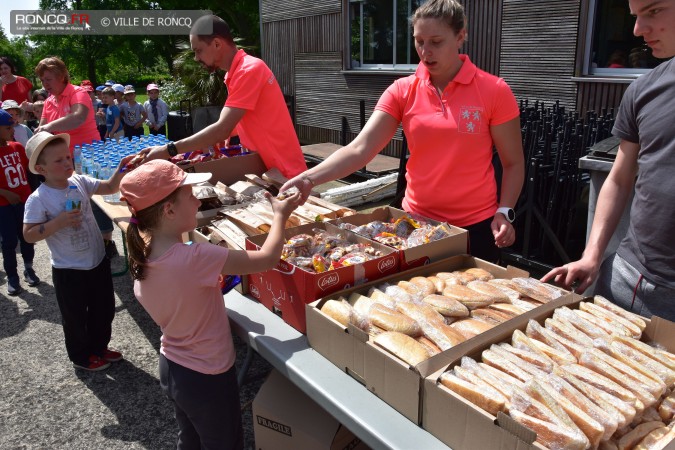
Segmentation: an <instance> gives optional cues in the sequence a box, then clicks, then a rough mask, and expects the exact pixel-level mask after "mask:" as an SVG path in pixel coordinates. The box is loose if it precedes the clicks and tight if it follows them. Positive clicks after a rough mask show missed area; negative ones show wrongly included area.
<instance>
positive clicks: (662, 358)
mask: <svg viewBox="0 0 675 450" xmlns="http://www.w3.org/2000/svg"><path fill="white" fill-rule="evenodd" d="M612 340H613V341H618V342H621V343H623V344H625V345H627V346H628V347H631V348H633V349H635V350H637V351H639V352H641V353H642V354H644V355H645V356H647V357H649V358H651V359H653V360H655V361H656V362H658V363H660V364H661V365H664V366H666V367H667V368H669V369H670V370H675V356H674V355H673V354H672V353H668V352H667V351H665V350H659V349H656V348H654V347H652V346H650V345H648V344H645V343H644V342H641V341H638V340H637V339H630V338H626V337H624V336H612ZM645 375H647V376H649V377H650V378H651V377H652V376H653V375H650V374H645ZM654 375H656V374H655V373H654ZM657 376H658V375H657ZM659 378H660V377H659Z"/></svg>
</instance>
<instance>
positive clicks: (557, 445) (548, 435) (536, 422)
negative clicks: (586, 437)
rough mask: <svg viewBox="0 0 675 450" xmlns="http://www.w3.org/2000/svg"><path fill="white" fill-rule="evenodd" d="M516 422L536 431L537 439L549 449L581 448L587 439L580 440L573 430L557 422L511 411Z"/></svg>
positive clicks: (580, 449)
mask: <svg viewBox="0 0 675 450" xmlns="http://www.w3.org/2000/svg"><path fill="white" fill-rule="evenodd" d="M510 415H511V417H512V418H513V419H514V420H515V421H516V422H518V423H520V424H522V425H523V426H525V427H527V428H529V429H530V430H532V431H534V432H535V433H537V441H538V442H539V443H541V444H542V445H544V446H546V447H547V448H549V449H550V450H583V449H585V448H586V443H587V441H580V440H579V436H578V435H577V433H575V432H574V431H573V430H570V429H569V428H567V427H564V426H562V425H559V424H555V423H551V422H547V421H545V420H541V419H537V418H536V417H532V416H530V415H528V414H525V413H522V412H520V411H511V412H510Z"/></svg>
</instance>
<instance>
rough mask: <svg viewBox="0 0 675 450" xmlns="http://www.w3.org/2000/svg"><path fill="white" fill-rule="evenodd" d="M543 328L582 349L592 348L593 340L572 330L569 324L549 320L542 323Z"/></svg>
mask: <svg viewBox="0 0 675 450" xmlns="http://www.w3.org/2000/svg"><path fill="white" fill-rule="evenodd" d="M544 326H545V327H546V328H548V329H549V330H551V331H553V332H554V333H556V334H558V335H559V336H562V337H564V338H565V339H568V340H570V341H572V342H574V343H576V344H578V345H581V346H582V347H583V348H590V347H593V339H592V338H590V337H589V336H587V335H586V334H584V333H582V332H581V331H580V330H579V329H577V328H574V327H573V326H572V325H571V324H570V323H569V322H565V321H562V320H559V319H557V318H549V319H546V320H545V321H544Z"/></svg>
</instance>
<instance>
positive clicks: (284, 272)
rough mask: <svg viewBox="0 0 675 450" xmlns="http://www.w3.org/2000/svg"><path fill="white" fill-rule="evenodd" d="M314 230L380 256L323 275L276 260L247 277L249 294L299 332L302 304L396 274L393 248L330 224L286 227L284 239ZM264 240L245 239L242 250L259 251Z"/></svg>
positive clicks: (259, 236)
mask: <svg viewBox="0 0 675 450" xmlns="http://www.w3.org/2000/svg"><path fill="white" fill-rule="evenodd" d="M316 228H319V229H322V230H326V231H328V232H330V233H334V234H337V233H340V232H342V234H343V235H345V236H346V238H347V240H348V241H350V242H354V243H357V242H358V243H365V244H370V245H372V246H373V248H375V249H376V250H380V251H381V252H382V254H383V255H384V256H381V257H379V258H375V259H372V260H370V261H366V262H365V263H363V264H356V265H353V266H347V267H341V268H339V269H335V270H329V271H327V272H323V273H313V272H308V271H305V270H303V269H301V268H300V267H297V266H294V265H293V264H290V263H287V262H286V261H284V260H280V261H279V263H278V264H277V266H276V267H275V268H274V269H271V270H268V271H265V272H260V273H255V274H251V275H249V277H248V282H249V294H250V295H251V296H252V297H254V298H256V299H257V300H259V301H260V303H262V304H263V305H265V306H266V307H267V308H269V309H270V310H272V311H273V312H274V313H276V314H278V315H279V316H281V318H282V319H284V321H285V322H286V323H288V324H289V325H291V326H292V327H293V328H295V329H296V330H298V331H300V332H301V333H305V330H306V325H305V304H306V303H311V302H313V301H314V300H316V299H318V298H321V297H325V296H327V295H329V294H332V293H333V292H337V291H341V290H344V289H348V288H350V287H352V286H356V285H360V284H364V283H367V282H369V281H373V280H376V279H379V278H382V277H384V276H387V275H391V274H394V273H396V272H398V267H399V261H398V253H397V252H396V250H395V249H393V248H391V247H387V246H386V245H382V244H379V243H377V242H373V241H371V240H369V239H366V238H364V237H362V236H358V235H356V234H354V233H348V234H345V233H344V232H343V230H340V229H339V228H338V227H336V226H335V225H333V224H330V223H310V224H307V225H303V226H300V227H295V228H290V229H287V230H286V231H285V233H284V236H285V237H286V239H289V238H291V237H293V236H295V235H297V234H302V233H307V234H313V232H312V230H313V229H316ZM266 238H267V235H266V234H264V235H258V236H251V237H249V238H248V239H247V240H246V249H247V250H257V249H259V248H260V247H261V246H262V244H263V243H264V242H265V239H266Z"/></svg>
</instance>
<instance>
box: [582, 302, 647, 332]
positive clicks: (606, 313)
mask: <svg viewBox="0 0 675 450" xmlns="http://www.w3.org/2000/svg"><path fill="white" fill-rule="evenodd" d="M579 309H580V310H581V311H585V312H588V313H589V314H591V315H593V316H595V317H597V318H598V319H600V320H603V321H604V322H605V323H609V324H612V325H621V326H622V327H623V328H624V329H626V330H628V332H629V333H630V337H633V338H635V339H640V337H642V329H640V327H639V326H637V325H636V324H635V323H633V322H631V321H630V320H628V319H626V318H625V317H622V316H620V315H618V314H616V313H614V312H612V311H610V310H608V309H605V308H603V307H602V306H600V305H596V304H595V303H590V302H581V303H579Z"/></svg>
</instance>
